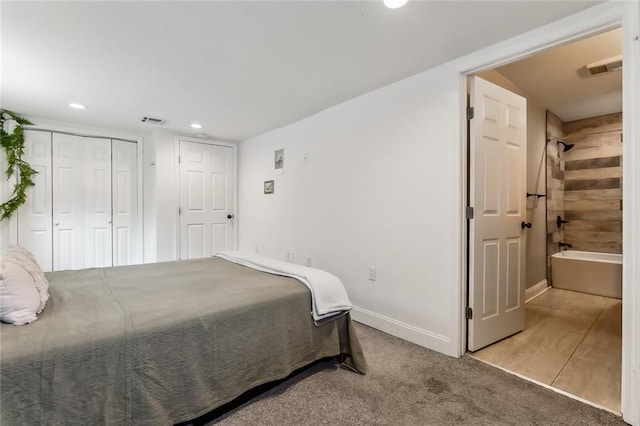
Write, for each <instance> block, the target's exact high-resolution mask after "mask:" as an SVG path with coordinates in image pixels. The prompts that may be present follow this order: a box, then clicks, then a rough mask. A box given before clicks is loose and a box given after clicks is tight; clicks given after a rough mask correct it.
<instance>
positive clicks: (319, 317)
mask: <svg viewBox="0 0 640 426" xmlns="http://www.w3.org/2000/svg"><path fill="white" fill-rule="evenodd" d="M216 256H217V257H220V258H222V259H225V260H228V261H229V262H233V263H237V264H238V265H243V266H247V267H249V268H253V269H256V270H258V271H262V272H267V273H270V274H274V275H282V276H285V277H290V278H294V279H296V280H298V281H300V282H301V283H302V284H304V285H306V286H307V287H308V288H309V290H310V291H311V306H312V315H313V320H314V322H315V323H316V324H317V325H319V324H321V323H323V322H325V320H329V319H330V318H332V317H334V316H339V315H341V314H344V313H346V312H348V311H349V310H351V308H352V305H351V301H350V300H349V296H348V295H347V290H346V289H345V288H344V284H342V281H340V279H339V278H338V277H336V276H335V275H333V274H330V273H329V272H326V271H323V270H320V269H315V268H309V267H307V266H301V265H296V264H295V263H288V262H283V261H279V260H274V259H270V258H268V257H264V256H258V255H256V254H249V253H242V252H238V251H226V252H220V253H216Z"/></svg>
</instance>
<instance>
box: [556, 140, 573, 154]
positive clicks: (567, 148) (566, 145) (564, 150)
mask: <svg viewBox="0 0 640 426" xmlns="http://www.w3.org/2000/svg"><path fill="white" fill-rule="evenodd" d="M558 145H562V147H563V149H562V152H567V151H569V150H570V149H571V148H573V146H574V145H575V144H572V143H565V142H562V141H558Z"/></svg>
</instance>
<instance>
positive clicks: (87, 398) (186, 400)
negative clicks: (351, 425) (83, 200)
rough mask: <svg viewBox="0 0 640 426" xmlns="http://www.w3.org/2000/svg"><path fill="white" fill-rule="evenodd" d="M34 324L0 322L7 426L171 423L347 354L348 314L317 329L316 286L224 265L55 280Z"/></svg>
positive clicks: (352, 364)
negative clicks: (313, 290) (313, 308)
mask: <svg viewBox="0 0 640 426" xmlns="http://www.w3.org/2000/svg"><path fill="white" fill-rule="evenodd" d="M47 277H48V279H49V282H50V293H51V298H50V299H49V302H48V304H47V307H46V308H45V311H44V312H43V313H42V314H41V315H40V317H39V319H38V320H37V321H36V322H34V323H32V324H29V325H26V326H19V327H18V326H12V325H7V324H1V325H0V356H1V358H0V424H2V425H3V426H11V425H26V424H29V425H35V424H47V425H49V424H51V425H54V424H55V425H62V424H65V425H67V424H78V425H80V424H82V425H89V424H91V425H96V424H110V425H111V424H113V425H131V424H135V425H162V424H173V423H177V422H181V421H186V420H190V419H193V418H196V417H198V416H200V415H202V414H205V413H207V412H208V411H210V410H212V409H213V408H216V407H218V406H220V405H222V404H224V403H226V402H228V401H230V400H232V399H234V398H235V397H237V396H239V395H240V394H242V393H243V392H244V391H246V390H248V389H251V388H253V387H255V386H257V385H260V384H263V383H266V382H269V381H273V380H277V379H280V378H283V377H286V376H287V375H288V374H289V373H291V372H292V371H294V370H296V369H297V368H300V367H302V366H304V365H307V364H309V363H311V362H313V361H315V360H318V359H321V358H324V357H329V356H336V355H342V358H343V360H344V361H343V365H345V366H347V367H349V368H351V369H354V370H356V371H359V372H362V373H364V372H365V369H366V365H365V361H364V358H363V355H362V351H361V349H360V345H359V343H358V340H357V338H356V336H355V334H354V331H353V329H352V327H351V321H350V318H349V316H345V317H342V318H339V319H338V320H336V321H333V322H330V323H327V324H324V325H322V326H320V327H316V326H315V325H314V324H313V320H312V318H311V316H310V311H311V300H310V293H309V290H308V289H307V288H306V287H305V286H304V285H302V284H300V283H298V282H297V281H295V280H293V279H291V278H285V277H281V276H275V275H270V274H266V273H264V272H259V271H255V270H252V269H249V268H247V267H244V266H240V265H236V264H233V263H230V262H227V261H225V260H222V259H220V258H207V259H198V260H188V261H178V262H166V263H157V264H148V265H135V266H122V267H114V268H104V269H100V268H94V269H86V270H80V271H62V272H54V273H50V274H47Z"/></svg>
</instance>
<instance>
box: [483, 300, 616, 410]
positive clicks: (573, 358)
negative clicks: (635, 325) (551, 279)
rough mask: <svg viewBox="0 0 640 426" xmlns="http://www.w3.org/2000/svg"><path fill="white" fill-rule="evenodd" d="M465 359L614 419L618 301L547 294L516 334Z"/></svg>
mask: <svg viewBox="0 0 640 426" xmlns="http://www.w3.org/2000/svg"><path fill="white" fill-rule="evenodd" d="M471 355H472V356H474V357H476V358H479V359H481V360H484V361H486V362H489V363H491V364H494V365H498V366H500V367H502V368H505V369H507V370H510V371H513V372H516V373H519V374H522V375H523V376H526V377H530V378H532V379H535V380H537V381H539V382H542V383H545V384H547V385H550V386H553V387H555V388H558V389H562V390H564V391H566V392H569V393H570V394H572V395H576V396H579V397H581V398H584V399H586V400H589V401H592V402H594V403H596V404H599V405H601V406H603V407H606V408H608V409H609V410H613V411H615V412H617V413H619V412H620V378H621V364H622V301H621V300H619V299H610V298H607V297H600V296H593V295H590V294H584V293H577V292H572V291H567V290H560V289H554V288H552V289H549V290H548V291H547V292H546V293H544V294H542V295H541V296H539V297H537V298H536V299H534V300H532V301H531V302H529V303H527V305H526V323H525V329H524V330H523V331H522V332H520V333H518V334H516V335H514V336H511V337H509V338H507V339H504V340H501V341H500V342H497V343H495V344H493V345H491V346H488V347H486V348H484V349H482V350H480V351H477V352H475V353H473V354H471Z"/></svg>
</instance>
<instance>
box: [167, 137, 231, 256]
mask: <svg viewBox="0 0 640 426" xmlns="http://www.w3.org/2000/svg"><path fill="white" fill-rule="evenodd" d="M179 144H180V147H179V151H180V154H179V155H180V236H179V240H180V243H179V244H180V258H181V259H192V258H198V257H206V256H212V255H213V254H214V253H215V252H218V251H223V250H230V249H232V248H233V244H234V241H233V235H234V233H233V226H234V221H233V214H234V213H233V193H232V191H233V150H232V148H231V147H227V146H219V145H210V144H204V143H196V142H187V141H180V143H179Z"/></svg>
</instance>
